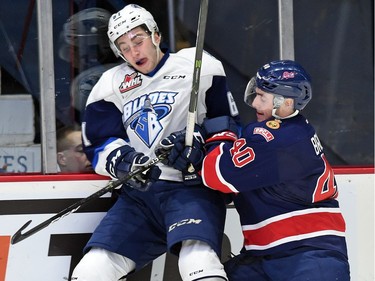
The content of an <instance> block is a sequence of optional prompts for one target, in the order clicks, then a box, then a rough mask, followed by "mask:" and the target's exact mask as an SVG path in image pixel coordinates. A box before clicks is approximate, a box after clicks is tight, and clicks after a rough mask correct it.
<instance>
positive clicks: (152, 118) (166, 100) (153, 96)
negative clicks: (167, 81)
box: [123, 92, 177, 147]
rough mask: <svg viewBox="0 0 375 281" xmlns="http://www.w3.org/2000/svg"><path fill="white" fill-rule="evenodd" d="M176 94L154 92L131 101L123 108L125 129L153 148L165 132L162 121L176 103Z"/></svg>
mask: <svg viewBox="0 0 375 281" xmlns="http://www.w3.org/2000/svg"><path fill="white" fill-rule="evenodd" d="M176 95H177V93H175V92H153V93H150V94H148V95H143V96H141V97H138V98H137V99H135V100H132V101H129V102H128V103H126V104H125V105H124V107H123V109H124V112H123V122H124V127H125V129H127V128H129V127H130V129H131V130H133V131H134V133H135V134H136V135H137V136H138V137H139V139H140V140H141V141H142V142H143V143H144V144H145V145H146V146H147V147H151V146H152V145H153V144H154V142H155V140H156V139H157V137H158V136H159V134H160V133H161V132H162V130H163V126H162V124H161V122H160V121H161V120H162V119H163V118H164V117H166V116H167V115H168V114H169V113H170V112H171V109H172V104H173V103H174V102H175V96H176Z"/></svg>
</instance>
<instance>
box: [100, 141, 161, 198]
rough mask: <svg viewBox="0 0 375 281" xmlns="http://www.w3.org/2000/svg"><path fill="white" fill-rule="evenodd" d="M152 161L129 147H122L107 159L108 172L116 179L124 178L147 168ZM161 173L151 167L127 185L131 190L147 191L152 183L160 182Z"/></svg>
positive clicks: (157, 168) (156, 168)
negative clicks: (137, 170)
mask: <svg viewBox="0 0 375 281" xmlns="http://www.w3.org/2000/svg"><path fill="white" fill-rule="evenodd" d="M151 160H152V159H151V158H150V157H148V156H146V155H144V154H143V153H141V152H136V151H135V150H134V148H132V147H130V146H129V145H124V146H121V147H119V148H117V149H115V150H114V151H112V152H111V153H110V154H109V155H108V157H107V166H106V170H107V171H108V173H110V174H111V176H112V177H114V178H118V179H121V178H124V177H126V176H127V175H128V174H129V173H130V172H132V171H134V170H136V169H138V168H141V167H143V166H146V165H147V164H149V163H150V161H151ZM160 174H161V171H160V169H159V167H158V166H155V165H154V166H151V167H150V168H149V169H147V170H146V171H144V172H142V173H138V174H137V175H135V176H134V177H132V178H131V179H129V180H128V181H127V182H126V183H125V184H126V185H128V186H130V187H131V188H135V189H138V190H141V191H146V190H148V189H149V188H150V186H151V185H152V183H154V182H155V181H156V180H158V178H159V176H160Z"/></svg>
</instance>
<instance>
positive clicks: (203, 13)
mask: <svg viewBox="0 0 375 281" xmlns="http://www.w3.org/2000/svg"><path fill="white" fill-rule="evenodd" d="M207 12H208V0H201V3H200V10H199V20H198V28H197V39H196V49H195V60H194V72H193V83H192V89H191V93H190V102H189V111H188V117H187V123H186V136H185V145H186V146H192V145H193V134H194V126H195V115H196V111H197V102H198V92H199V83H200V76H201V75H200V73H201V67H202V55H203V45H204V36H205V32H206V22H207Z"/></svg>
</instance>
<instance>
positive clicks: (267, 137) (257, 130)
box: [253, 127, 275, 142]
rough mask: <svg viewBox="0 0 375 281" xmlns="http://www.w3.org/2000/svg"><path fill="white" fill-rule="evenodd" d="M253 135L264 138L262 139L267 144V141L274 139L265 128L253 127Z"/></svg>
mask: <svg viewBox="0 0 375 281" xmlns="http://www.w3.org/2000/svg"><path fill="white" fill-rule="evenodd" d="M253 134H254V135H261V136H262V137H264V139H265V140H266V141H267V142H269V141H271V140H273V139H274V138H275V137H274V136H273V135H272V133H271V132H270V131H268V130H267V129H266V128H262V127H255V128H254V130H253Z"/></svg>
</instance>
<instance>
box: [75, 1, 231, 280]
mask: <svg viewBox="0 0 375 281" xmlns="http://www.w3.org/2000/svg"><path fill="white" fill-rule="evenodd" d="M108 37H109V40H110V43H111V45H112V49H113V50H114V52H115V53H116V54H117V55H118V56H120V57H122V58H123V59H124V60H125V63H123V64H121V65H119V66H116V67H114V68H112V69H109V70H108V71H106V72H105V73H104V74H103V75H102V76H101V78H100V79H99V81H98V82H97V84H96V85H95V86H94V88H93V90H92V92H91V93H90V95H89V97H88V100H87V104H86V108H85V117H84V122H83V123H82V131H83V143H84V149H85V152H86V154H87V156H88V158H89V159H90V161H91V163H92V165H93V167H94V169H95V171H96V172H97V173H98V174H102V175H108V176H111V177H112V178H121V177H123V176H124V175H126V174H128V173H129V172H130V171H132V170H133V169H134V168H137V167H141V166H143V165H146V164H147V163H149V162H150V161H151V159H152V158H154V157H155V152H154V151H155V149H156V147H157V146H158V144H159V142H160V141H161V140H162V139H164V138H166V137H167V136H169V135H170V134H171V133H172V132H174V131H180V130H183V129H184V128H185V126H186V121H187V113H188V105H189V98H190V93H191V87H192V81H193V80H192V79H193V70H194V59H195V48H187V49H183V50H180V51H179V52H177V53H170V52H169V51H168V50H167V49H163V48H162V47H160V41H161V34H160V32H159V30H158V27H157V24H156V22H155V20H154V18H153V16H152V15H151V14H150V13H149V12H148V11H147V10H145V9H143V8H142V7H140V6H138V5H133V4H130V5H127V6H125V7H124V8H123V9H122V10H120V11H119V12H118V13H115V14H114V15H112V16H111V18H110V20H109V24H108ZM217 100H220V103H219V104H218V103H217ZM222 115H224V116H231V117H233V118H235V119H238V110H237V107H236V105H235V102H234V99H233V97H232V95H231V93H230V92H229V90H228V87H227V82H226V76H225V72H224V69H223V66H222V64H221V62H220V61H218V60H217V59H215V58H214V57H212V56H210V55H209V54H207V53H204V54H203V59H202V68H201V80H200V88H199V95H198V105H197V115H196V117H197V118H196V119H197V123H198V124H200V123H202V121H203V120H204V119H206V118H208V119H210V118H215V117H217V116H222ZM201 145H203V144H202V143H200V142H199V138H197V139H195V140H194V144H193V147H196V146H201ZM203 156H204V155H203V154H197V155H190V156H187V158H185V160H186V161H187V163H189V165H190V159H189V157H192V160H191V162H192V164H193V165H194V163H195V162H197V163H198V162H199V161H197V159H198V160H199V159H203ZM183 179H184V178H183V176H182V173H181V172H180V171H179V170H177V169H174V168H171V167H169V166H167V165H164V164H162V163H158V164H157V165H155V166H153V167H152V168H150V169H149V170H148V171H147V173H145V174H142V175H141V176H137V177H136V178H134V179H132V180H130V181H129V182H128V184H126V185H124V186H123V187H122V188H121V194H120V195H119V198H118V199H117V201H116V203H115V204H114V206H113V207H112V208H111V209H110V210H109V211H108V213H107V215H106V216H105V217H104V218H103V220H102V221H101V222H100V224H99V225H98V227H97V228H96V230H95V231H94V233H93V235H92V237H91V239H90V240H89V242H88V244H87V245H86V247H85V248H84V253H85V255H84V257H83V258H82V260H81V261H80V262H79V263H78V265H77V266H76V268H75V269H74V271H73V274H72V277H71V280H74V281H117V280H119V279H120V278H126V276H128V274H130V273H131V272H133V271H137V270H139V269H141V268H143V267H144V266H146V265H147V264H149V263H150V262H152V261H153V260H154V259H156V258H157V257H159V256H160V255H162V254H164V253H165V252H167V251H169V252H171V253H173V254H175V255H178V258H179V260H178V266H179V272H180V275H181V278H182V280H184V281H194V280H204V281H223V280H227V277H226V273H225V271H224V267H223V265H222V263H221V261H220V252H221V243H222V236H223V231H224V221H225V212H226V206H225V198H224V197H225V196H223V194H222V193H220V192H218V191H214V190H211V189H207V188H204V186H203V185H202V182H201V181H199V180H198V181H196V182H195V181H194V177H193V180H187V181H185V182H184V181H183ZM121 280H123V279H121Z"/></svg>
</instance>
